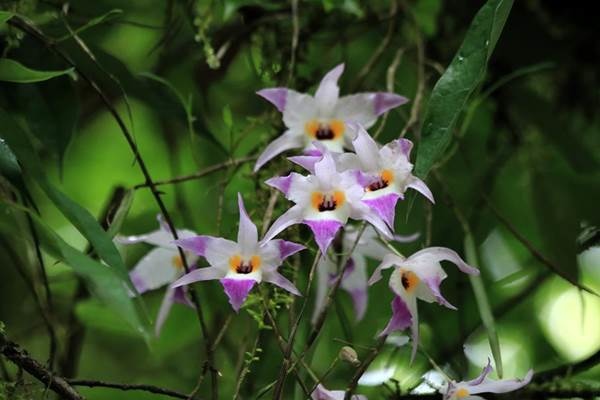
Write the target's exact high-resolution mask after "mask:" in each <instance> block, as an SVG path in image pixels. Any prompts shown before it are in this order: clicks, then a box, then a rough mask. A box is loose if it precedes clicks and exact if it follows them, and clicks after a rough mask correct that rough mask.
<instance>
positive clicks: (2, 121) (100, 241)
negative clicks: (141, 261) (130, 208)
mask: <svg viewBox="0 0 600 400" xmlns="http://www.w3.org/2000/svg"><path fill="white" fill-rule="evenodd" d="M0 136H1V137H3V138H4V139H5V140H6V142H7V143H8V145H9V146H10V148H11V149H12V151H13V152H14V153H15V155H16V156H17V159H18V160H19V161H20V162H21V164H22V165H23V167H24V169H25V171H26V172H27V173H28V174H30V175H31V176H32V177H33V178H34V179H35V180H36V182H37V183H38V185H39V186H40V187H41V188H42V190H43V191H44V192H45V193H46V195H47V196H48V197H49V198H50V200H52V202H53V203H54V205H55V206H56V207H57V208H58V209H59V210H60V211H61V212H62V213H63V215H64V216H65V217H66V218H67V219H68V220H69V221H70V222H71V223H72V224H73V225H74V226H75V228H77V230H78V231H79V232H81V234H82V235H83V236H84V237H85V238H86V239H87V240H88V241H89V242H90V243H91V245H92V247H93V248H94V250H95V251H96V253H97V254H98V256H99V257H100V258H101V259H102V260H104V261H105V262H106V263H107V264H108V265H110V266H111V267H113V268H114V269H115V271H117V273H118V274H119V275H120V276H121V278H122V279H123V281H125V282H127V283H128V285H129V286H130V287H131V288H132V289H133V285H132V284H131V282H130V280H129V276H128V272H127V268H126V267H125V264H124V263H123V260H122V259H121V255H120V254H119V251H118V250H117V248H116V246H115V244H114V243H113V241H112V239H111V238H110V236H109V235H108V234H107V233H106V232H105V231H104V230H103V229H102V227H101V226H100V224H98V221H96V219H95V218H94V217H93V216H92V214H90V212H89V211H88V210H86V209H85V208H83V207H82V206H80V205H79V204H77V203H76V202H74V201H73V200H71V199H70V198H69V197H68V196H67V195H65V194H64V193H62V192H61V191H60V190H58V189H57V188H56V187H54V185H53V184H52V183H50V181H49V180H48V179H47V178H46V175H45V174H44V172H43V168H42V165H41V164H40V162H39V160H38V159H37V156H36V154H35V151H34V148H33V146H32V145H31V143H30V142H29V139H28V136H27V133H26V132H25V131H23V130H22V129H21V127H20V126H19V125H18V124H16V123H15V121H14V120H13V119H12V118H11V117H10V116H9V115H8V114H7V113H6V112H5V111H4V110H2V109H0Z"/></svg>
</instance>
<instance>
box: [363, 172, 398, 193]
mask: <svg viewBox="0 0 600 400" xmlns="http://www.w3.org/2000/svg"><path fill="white" fill-rule="evenodd" d="M393 180H394V173H393V172H392V171H390V170H389V169H384V170H383V171H381V173H380V174H379V179H378V180H376V181H375V182H373V183H371V184H370V185H369V186H368V187H367V188H366V189H365V190H366V191H367V192H374V191H376V190H379V189H383V188H385V187H388V186H389V185H390V183H392V181H393Z"/></svg>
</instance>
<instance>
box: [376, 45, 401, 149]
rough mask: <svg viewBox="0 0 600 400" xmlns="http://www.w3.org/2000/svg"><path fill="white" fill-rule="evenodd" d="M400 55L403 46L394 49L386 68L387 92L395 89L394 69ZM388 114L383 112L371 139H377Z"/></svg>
mask: <svg viewBox="0 0 600 400" xmlns="http://www.w3.org/2000/svg"><path fill="white" fill-rule="evenodd" d="M402 55H404V48H403V47H401V48H399V49H398V50H396V54H395V55H394V59H393V60H392V63H391V64H390V66H389V67H388V69H387V72H386V79H385V80H386V90H387V91H388V92H394V90H395V80H396V70H397V69H398V65H400V61H401V60H402ZM389 114H390V113H389V112H385V113H384V114H383V118H382V119H381V123H380V124H379V126H378V127H377V131H375V133H374V134H373V139H377V137H378V136H379V135H381V132H383V128H385V125H386V123H387V119H388V115H389Z"/></svg>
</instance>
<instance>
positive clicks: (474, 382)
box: [465, 358, 494, 385]
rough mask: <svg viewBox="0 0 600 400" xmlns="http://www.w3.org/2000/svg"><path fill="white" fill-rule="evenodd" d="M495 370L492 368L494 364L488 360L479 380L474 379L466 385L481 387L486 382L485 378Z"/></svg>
mask: <svg viewBox="0 0 600 400" xmlns="http://www.w3.org/2000/svg"><path fill="white" fill-rule="evenodd" d="M493 370H494V369H493V368H492V362H491V361H490V359H489V358H488V361H487V365H486V366H485V367H483V370H482V371H481V374H480V375H479V376H478V377H477V378H475V379H472V380H470V381H466V382H465V383H466V384H467V385H479V384H480V383H482V382H483V381H484V380H485V378H486V377H487V376H488V375H489V374H490V373H492V371H493Z"/></svg>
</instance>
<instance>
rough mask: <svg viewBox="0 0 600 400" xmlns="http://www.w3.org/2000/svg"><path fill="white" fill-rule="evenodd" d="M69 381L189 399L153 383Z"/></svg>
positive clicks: (88, 385) (76, 383)
mask: <svg viewBox="0 0 600 400" xmlns="http://www.w3.org/2000/svg"><path fill="white" fill-rule="evenodd" d="M68 383H69V384H71V386H86V387H104V388H111V389H118V390H123V391H128V390H140V391H144V392H148V393H154V394H161V395H164V396H169V397H173V398H175V399H187V396H186V395H185V394H183V393H179V392H176V391H174V390H170V389H165V388H161V387H158V386H153V385H144V384H129V383H112V382H103V381H95V380H87V379H70V380H68Z"/></svg>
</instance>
